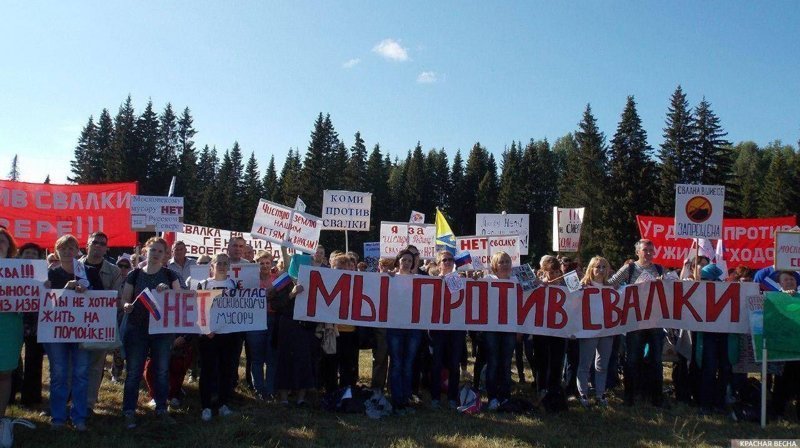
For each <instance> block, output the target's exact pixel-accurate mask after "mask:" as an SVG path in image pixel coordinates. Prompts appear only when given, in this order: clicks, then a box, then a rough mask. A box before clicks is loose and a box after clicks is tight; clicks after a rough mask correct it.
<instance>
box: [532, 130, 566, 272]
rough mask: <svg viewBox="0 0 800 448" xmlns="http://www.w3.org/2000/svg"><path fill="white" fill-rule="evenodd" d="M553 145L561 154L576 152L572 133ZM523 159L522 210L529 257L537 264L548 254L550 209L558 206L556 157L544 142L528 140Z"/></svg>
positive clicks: (551, 216)
mask: <svg viewBox="0 0 800 448" xmlns="http://www.w3.org/2000/svg"><path fill="white" fill-rule="evenodd" d="M556 145H559V147H560V148H561V149H560V150H561V151H576V149H574V139H573V138H572V135H571V134H568V135H567V136H565V137H562V138H561V139H559V140H557V143H556ZM570 147H571V148H573V149H569V148H570ZM522 160H523V166H524V167H525V182H524V183H523V185H522V194H523V198H524V200H525V204H524V209H525V210H527V213H529V214H530V234H529V238H528V257H529V258H530V260H531V262H533V264H534V265H536V263H538V261H539V260H538V258H539V257H541V256H542V255H543V254H545V253H549V252H550V249H551V247H552V244H551V241H552V233H553V225H552V224H553V207H554V206H556V205H558V178H559V170H558V164H559V158H558V155H557V154H556V153H555V151H553V150H551V149H550V143H549V142H548V141H547V139H544V140H538V141H535V140H533V139H531V140H530V142H529V143H528V144H527V146H526V147H525V152H524V153H523V158H522Z"/></svg>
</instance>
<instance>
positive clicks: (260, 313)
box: [150, 288, 267, 334]
mask: <svg viewBox="0 0 800 448" xmlns="http://www.w3.org/2000/svg"><path fill="white" fill-rule="evenodd" d="M153 297H154V298H155V305H156V308H157V309H158V311H159V314H160V317H159V318H158V319H156V317H155V316H153V315H152V314H151V315H150V334H163V333H189V334H209V333H216V334H224V333H236V332H240V331H258V330H266V329H267V290H266V289H263V288H244V289H208V290H202V291H186V290H166V291H164V292H160V293H159V292H156V291H153Z"/></svg>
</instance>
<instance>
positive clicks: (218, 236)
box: [175, 224, 273, 256]
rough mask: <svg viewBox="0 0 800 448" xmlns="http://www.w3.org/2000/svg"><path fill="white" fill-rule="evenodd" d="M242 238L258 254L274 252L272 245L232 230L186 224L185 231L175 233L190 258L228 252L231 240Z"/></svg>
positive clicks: (245, 233)
mask: <svg viewBox="0 0 800 448" xmlns="http://www.w3.org/2000/svg"><path fill="white" fill-rule="evenodd" d="M234 237H242V238H244V240H245V241H246V242H247V244H249V245H251V246H252V247H253V250H255V251H256V252H258V251H260V250H269V251H272V250H273V247H272V243H270V242H269V241H266V240H263V239H260V238H253V237H252V236H251V235H250V234H249V233H247V232H234V231H231V230H222V229H215V228H213V227H203V226H196V225H192V224H184V225H183V230H182V231H180V232H176V233H175V241H183V242H184V244H186V254H187V255H189V256H200V255H208V256H213V255H216V254H219V253H226V252H228V243H229V242H230V240H231V238H234Z"/></svg>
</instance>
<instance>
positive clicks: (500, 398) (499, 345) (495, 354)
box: [456, 251, 517, 411]
mask: <svg viewBox="0 0 800 448" xmlns="http://www.w3.org/2000/svg"><path fill="white" fill-rule="evenodd" d="M489 266H490V267H491V270H492V273H491V274H489V275H487V276H486V277H485V278H486V279H488V280H511V256H509V255H508V254H507V253H505V252H502V251H499V252H495V253H494V254H493V255H492V259H491V260H490V261H489ZM483 340H484V344H485V347H486V392H487V394H488V396H489V407H488V409H489V410H490V411H496V410H497V409H498V408H499V407H500V405H501V404H503V403H504V402H506V401H507V400H508V399H509V398H511V359H512V357H513V354H514V346H516V344H517V334H516V333H510V332H505V331H486V332H484V333H483ZM456 371H458V370H456Z"/></svg>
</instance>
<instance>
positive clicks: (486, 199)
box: [475, 153, 500, 213]
mask: <svg viewBox="0 0 800 448" xmlns="http://www.w3.org/2000/svg"><path fill="white" fill-rule="evenodd" d="M499 190H500V187H499V182H498V179H497V162H495V160H494V154H491V153H490V154H489V158H488V159H487V160H486V171H485V173H484V175H483V178H482V179H481V181H480V183H478V191H477V192H476V193H475V194H476V196H475V206H476V209H477V212H478V213H494V212H499V211H500V210H499V209H498V208H497V196H498V192H499Z"/></svg>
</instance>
